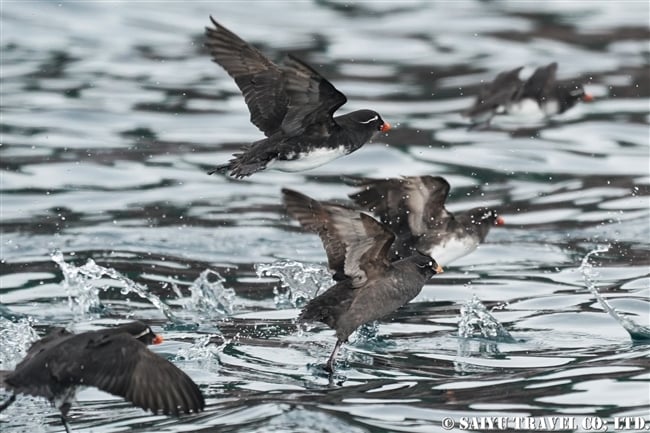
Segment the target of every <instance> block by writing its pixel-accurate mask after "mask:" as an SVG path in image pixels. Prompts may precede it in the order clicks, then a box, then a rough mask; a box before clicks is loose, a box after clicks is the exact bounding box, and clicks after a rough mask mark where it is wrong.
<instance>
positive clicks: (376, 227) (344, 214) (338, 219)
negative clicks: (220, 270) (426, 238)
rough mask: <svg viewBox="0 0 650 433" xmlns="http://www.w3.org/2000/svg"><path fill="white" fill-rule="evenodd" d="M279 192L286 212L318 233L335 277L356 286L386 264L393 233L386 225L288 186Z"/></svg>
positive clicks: (393, 237) (387, 263) (387, 264)
mask: <svg viewBox="0 0 650 433" xmlns="http://www.w3.org/2000/svg"><path fill="white" fill-rule="evenodd" d="M282 193H283V197H284V203H285V206H286V208H287V212H288V213H289V214H290V215H291V216H292V217H293V218H295V219H296V220H298V222H299V223H300V224H301V225H302V226H303V227H304V228H306V229H307V230H310V231H313V232H316V233H318V235H319V236H320V238H321V241H322V242H323V247H324V248H325V252H326V254H327V258H328V263H329V267H330V269H332V270H333V271H334V272H335V275H334V279H335V280H337V281H340V280H342V279H345V278H346V277H347V278H350V279H351V280H352V284H353V286H354V287H359V286H361V285H363V283H364V282H365V281H366V280H367V279H368V273H370V272H373V271H374V270H375V269H382V268H385V267H387V266H389V263H390V261H389V260H388V250H389V249H390V246H391V244H392V243H393V241H394V240H395V235H394V234H393V233H392V232H391V231H390V230H389V229H388V228H387V227H386V226H384V225H382V224H381V223H379V222H378V221H376V220H375V219H374V218H372V217H370V216H369V215H366V214H363V213H359V212H358V211H354V210H352V209H350V208H347V207H345V206H339V205H333V204H323V203H320V202H318V201H317V200H314V199H312V198H310V197H307V196H306V195H304V194H301V193H299V192H296V191H292V190H289V189H283V190H282Z"/></svg>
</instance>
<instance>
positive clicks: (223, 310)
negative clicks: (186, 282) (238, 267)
mask: <svg viewBox="0 0 650 433" xmlns="http://www.w3.org/2000/svg"><path fill="white" fill-rule="evenodd" d="M211 280H212V281H211ZM224 281H225V279H224V278H223V277H222V276H221V275H219V274H218V273H217V272H215V271H213V270H211V269H206V270H204V271H203V272H201V274H200V275H199V277H198V278H197V279H196V280H194V282H192V284H191V285H190V287H189V290H190V293H191V297H190V299H189V303H186V304H184V305H183V308H184V309H185V310H186V311H189V312H191V313H194V314H195V315H198V316H199V317H200V318H201V319H205V320H209V319H214V318H215V317H216V318H223V317H226V316H230V315H232V313H233V305H234V299H235V291H234V290H233V289H229V288H226V287H224V285H223V282H224Z"/></svg>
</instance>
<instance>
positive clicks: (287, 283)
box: [255, 260, 334, 308]
mask: <svg viewBox="0 0 650 433" xmlns="http://www.w3.org/2000/svg"><path fill="white" fill-rule="evenodd" d="M255 272H256V273H257V276H258V277H259V278H262V277H275V278H278V279H279V280H280V287H281V288H283V289H285V290H284V291H280V290H279V289H278V288H277V287H276V288H274V289H273V293H274V301H275V305H276V307H277V308H297V307H301V306H302V305H304V304H305V302H306V301H308V300H310V299H312V298H313V297H315V296H316V295H317V294H318V293H320V292H321V291H323V290H326V289H327V288H329V287H330V286H331V285H332V284H334V281H333V280H332V275H331V273H330V271H329V269H327V268H326V267H325V266H322V265H315V264H309V263H301V262H297V261H294V260H278V261H276V262H273V263H259V264H256V265H255Z"/></svg>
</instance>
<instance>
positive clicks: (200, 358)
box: [176, 334, 230, 373]
mask: <svg viewBox="0 0 650 433" xmlns="http://www.w3.org/2000/svg"><path fill="white" fill-rule="evenodd" d="M215 339H219V340H220V341H221V337H220V336H219V335H217V334H206V335H202V336H201V337H199V338H197V339H196V341H194V344H192V345H191V346H189V347H187V348H182V349H180V350H179V351H178V353H177V354H176V360H178V361H192V362H195V363H197V364H198V365H199V367H200V368H201V369H204V370H207V371H210V372H213V373H217V372H218V370H219V362H220V361H219V353H220V352H223V349H224V348H225V347H226V345H227V344H229V343H230V341H224V342H223V343H222V344H219V345H217V344H214V342H213V340H215Z"/></svg>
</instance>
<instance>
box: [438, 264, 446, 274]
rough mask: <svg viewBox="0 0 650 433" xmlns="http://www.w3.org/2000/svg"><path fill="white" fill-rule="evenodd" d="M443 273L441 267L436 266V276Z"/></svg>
mask: <svg viewBox="0 0 650 433" xmlns="http://www.w3.org/2000/svg"><path fill="white" fill-rule="evenodd" d="M443 272H445V271H443V270H442V266H440V265H438V267H437V268H436V274H442V273H443Z"/></svg>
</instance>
